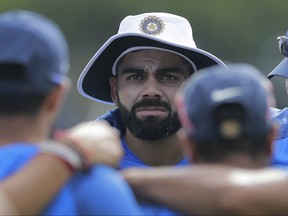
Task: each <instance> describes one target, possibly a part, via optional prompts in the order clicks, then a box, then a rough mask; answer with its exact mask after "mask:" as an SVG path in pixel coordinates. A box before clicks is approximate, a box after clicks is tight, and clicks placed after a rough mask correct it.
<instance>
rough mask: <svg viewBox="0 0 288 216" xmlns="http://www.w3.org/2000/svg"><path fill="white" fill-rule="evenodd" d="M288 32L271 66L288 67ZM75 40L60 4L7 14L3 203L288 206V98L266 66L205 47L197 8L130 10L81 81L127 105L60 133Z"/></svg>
mask: <svg viewBox="0 0 288 216" xmlns="http://www.w3.org/2000/svg"><path fill="white" fill-rule="evenodd" d="M279 43H280V45H279V47H280V50H281V52H282V53H283V54H284V55H285V59H284V60H283V61H282V62H281V63H280V64H279V65H278V66H277V67H276V68H275V69H274V70H273V71H272V72H271V73H270V74H269V75H268V78H271V77H273V76H282V77H285V78H288V60H287V58H286V57H288V54H287V53H288V45H287V44H288V37H287V35H286V36H281V37H279ZM68 53H69V52H68V47H67V44H66V40H65V38H64V36H63V34H62V32H61V30H60V29H59V28H58V26H57V25H56V24H55V23H54V22H52V21H51V20H49V19H47V18H46V17H43V16H42V15H40V14H37V13H34V12H31V11H24V10H14V11H9V12H6V13H3V14H1V15H0V99H1V103H0V142H1V143H0V144H1V148H0V161H1V165H0V179H1V183H0V200H1V202H0V203H1V208H0V214H2V215H7V214H9V215H31V214H32V215H35V214H37V215H38V214H39V215H181V214H198V215H201V214H206V215H207V214H221V215H223V214H229V215H231V214H236V215H240V214H247V215H251V214H261V215H265V214H266V215H269V214H270V215H272V214H277V215H279V214H286V213H287V212H288V207H287V206H288V205H287V202H286V200H287V197H288V192H286V191H287V190H286V189H287V187H288V179H287V171H286V170H287V168H286V165H287V162H288V156H287V155H288V152H287V149H288V148H287V147H286V146H287V145H288V144H287V142H286V141H287V139H288V138H287V137H288V132H287V131H288V130H286V128H287V125H288V124H287V123H286V122H287V117H286V116H287V110H286V109H283V110H278V109H276V108H275V106H276V103H275V102H276V101H275V97H274V93H273V92H272V89H273V87H272V84H271V82H270V81H269V79H267V78H266V77H265V76H264V75H263V73H261V72H260V71H259V70H258V69H256V68H255V67H253V66H252V65H248V64H244V63H243V64H227V65H226V64H224V63H223V62H222V61H221V60H220V59H219V58H217V57H216V56H214V55H213V54H211V53H209V52H207V51H205V50H202V49H200V48H198V47H197V46H196V44H195V41H194V39H193V34H192V28H191V26H190V23H189V22H188V21H187V19H185V18H183V17H180V16H177V15H174V14H169V13H160V12H159V13H144V14H139V15H133V16H127V17H125V18H124V19H123V20H122V22H121V23H120V26H119V30H118V33H117V34H115V35H114V36H112V37H110V38H109V39H108V40H107V41H106V42H105V43H104V44H103V45H102V46H101V48H100V49H99V50H98V51H97V52H96V53H95V55H94V56H93V57H92V58H91V60H90V61H89V62H88V64H87V66H86V67H85V68H84V70H83V72H82V73H81V74H80V77H79V80H78V83H77V88H78V90H79V92H80V94H81V95H83V96H84V97H86V98H88V99H91V100H94V101H97V102H101V103H108V104H115V105H116V106H117V108H116V109H115V110H112V111H108V112H107V113H105V114H104V115H103V116H100V117H97V119H96V120H93V121H92V122H89V123H88V122H84V123H79V124H78V125H76V126H74V127H72V128H70V129H67V130H65V131H59V132H57V133H55V134H53V137H50V134H51V133H52V127H53V124H54V122H55V120H56V119H57V116H58V113H59V110H60V109H61V105H62V103H63V102H64V97H65V94H66V93H67V91H69V88H70V80H69V77H68V71H69V55H68ZM273 107H274V108H273ZM143 168H145V169H143ZM27 196H28V197H27Z"/></svg>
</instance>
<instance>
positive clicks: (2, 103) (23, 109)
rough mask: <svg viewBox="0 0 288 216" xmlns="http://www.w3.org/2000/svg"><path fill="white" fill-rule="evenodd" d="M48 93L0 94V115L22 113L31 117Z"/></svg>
mask: <svg viewBox="0 0 288 216" xmlns="http://www.w3.org/2000/svg"><path fill="white" fill-rule="evenodd" d="M48 94H49V93H42V94H20V93H19V94H11V95H3V94H0V115H2V116H3V115H17V114H23V115H27V116H31V117H32V116H34V115H35V114H36V113H37V112H38V111H39V109H40V107H41V106H42V104H43V102H44V100H45V99H46V97H47V95H48Z"/></svg>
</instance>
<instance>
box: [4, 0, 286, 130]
mask: <svg viewBox="0 0 288 216" xmlns="http://www.w3.org/2000/svg"><path fill="white" fill-rule="evenodd" d="M11 9H26V10H32V11H35V12H38V13H41V14H43V15H45V16H47V17H49V18H50V19H52V20H54V21H55V22H56V23H58V24H59V26H60V27H61V28H62V30H63V31H64V33H65V35H66V37H67V39H68V43H69V46H70V54H71V73H70V76H71V78H72V82H73V88H72V91H71V93H70V94H69V96H68V98H67V101H66V104H65V106H64V107H63V112H62V113H61V115H60V117H59V121H58V123H57V126H58V127H68V126H71V125H72V124H74V123H76V122H78V121H81V120H93V119H95V118H96V117H97V116H98V115H100V114H101V113H104V112H105V111H106V110H107V109H113V108H114V107H113V106H107V105H102V104H100V103H96V102H92V101H89V100H88V99H86V98H83V97H82V96H80V95H79V93H78V92H77V90H76V82H77V79H78V76H79V74H80V73H81V71H82V70H83V68H84V67H85V65H86V63H87V62H88V61H89V60H90V58H91V57H92V56H93V55H94V53H95V52H96V51H97V49H98V48H100V46H101V45H102V44H103V43H104V42H105V41H106V40H107V39H108V38H109V37H110V36H112V35H113V34H116V32H117V30H118V26H119V23H120V21H121V20H122V19H123V18H124V17H125V16H127V15H132V14H138V13H144V12H156V11H157V12H158V11H159V12H160V11H161V12H170V13H174V14H177V15H180V16H184V17H185V18H187V19H188V20H189V21H190V23H191V25H192V27H193V35H194V39H195V41H196V43H197V46H198V47H200V48H202V49H204V50H207V51H209V52H211V53H213V54H214V55H216V56H218V57H219V58H220V59H222V60H223V61H225V62H247V63H250V64H253V65H255V66H256V67H258V68H259V69H261V70H262V71H263V73H264V74H268V73H269V72H270V71H271V70H272V69H273V68H274V67H275V66H276V65H277V64H278V63H279V62H280V61H281V60H282V59H283V58H284V57H283V56H281V54H280V53H279V51H278V43H277V40H276V38H277V36H279V35H284V34H285V32H286V31H287V29H288V21H287V20H288V19H287V15H288V10H287V9H288V1H287V0H177V1H176V0H146V1H139V0H1V1H0V12H5V11H7V10H11ZM273 83H274V84H275V91H276V95H277V102H278V107H280V108H282V107H284V106H287V104H288V97H287V95H286V93H285V90H284V80H283V79H278V78H275V79H274V78H273ZM95 88H97V86H95Z"/></svg>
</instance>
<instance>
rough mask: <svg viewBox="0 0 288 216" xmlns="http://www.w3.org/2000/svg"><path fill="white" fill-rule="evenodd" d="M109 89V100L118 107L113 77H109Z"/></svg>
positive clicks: (115, 81) (114, 78)
mask: <svg viewBox="0 0 288 216" xmlns="http://www.w3.org/2000/svg"><path fill="white" fill-rule="evenodd" d="M110 89H111V98H112V100H113V102H114V104H115V105H116V106H119V103H118V101H119V99H118V86H117V78H116V77H115V76H112V77H110Z"/></svg>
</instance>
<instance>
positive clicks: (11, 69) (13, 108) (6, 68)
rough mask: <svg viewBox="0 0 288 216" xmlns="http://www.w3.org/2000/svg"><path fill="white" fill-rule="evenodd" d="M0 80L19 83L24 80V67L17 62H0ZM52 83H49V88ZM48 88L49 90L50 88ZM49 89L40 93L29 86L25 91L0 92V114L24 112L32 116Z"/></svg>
mask: <svg viewBox="0 0 288 216" xmlns="http://www.w3.org/2000/svg"><path fill="white" fill-rule="evenodd" d="M0 71H1V73H0V81H1V83H10V82H11V83H21V82H25V79H26V76H27V71H26V68H25V67H24V66H23V65H21V64H17V63H13V62H12V63H9V62H6V63H3V62H2V63H0ZM52 88H53V85H51V89H52ZM51 89H50V90H51ZM50 90H47V91H46V92H44V93H43V92H42V93H36V92H34V91H33V89H32V88H31V89H30V90H29V91H27V92H23V91H22V92H21V91H20V90H19V89H18V91H19V92H18V91H16V92H13V93H11V92H9V90H7V91H5V92H0V115H10V116H11V115H17V114H24V115H29V116H33V115H35V114H36V113H37V112H38V110H39V109H40V107H41V105H42V104H43V102H44V100H45V98H46V97H47V95H48V94H49V92H50Z"/></svg>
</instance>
